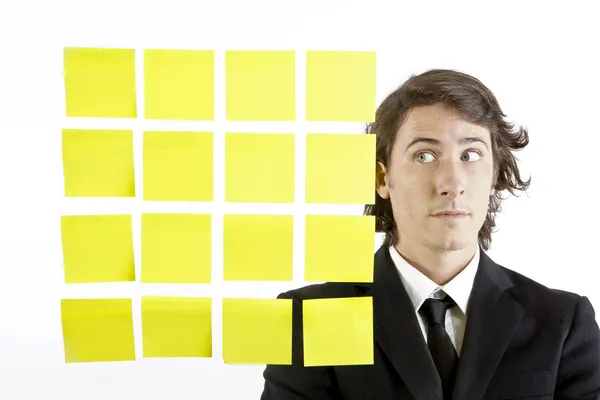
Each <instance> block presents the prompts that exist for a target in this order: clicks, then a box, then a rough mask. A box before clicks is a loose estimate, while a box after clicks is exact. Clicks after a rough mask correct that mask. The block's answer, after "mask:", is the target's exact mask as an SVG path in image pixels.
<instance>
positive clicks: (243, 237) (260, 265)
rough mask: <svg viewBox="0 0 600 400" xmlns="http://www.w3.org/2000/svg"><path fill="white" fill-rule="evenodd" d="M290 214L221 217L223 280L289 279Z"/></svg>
mask: <svg viewBox="0 0 600 400" xmlns="http://www.w3.org/2000/svg"><path fill="white" fill-rule="evenodd" d="M293 231H294V217H293V216H292V215H234V214H226V215H225V216H224V227H223V233H224V240H223V273H224V279H225V280H226V281H291V280H292V263H293V247H294V245H293Z"/></svg>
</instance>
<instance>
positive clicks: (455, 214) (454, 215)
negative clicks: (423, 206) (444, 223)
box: [431, 210, 469, 219]
mask: <svg viewBox="0 0 600 400" xmlns="http://www.w3.org/2000/svg"><path fill="white" fill-rule="evenodd" d="M431 216H432V217H434V218H440V219H461V218H466V217H468V216H469V213H468V212H466V211H461V210H448V211H440V212H437V213H435V214H432V215H431Z"/></svg>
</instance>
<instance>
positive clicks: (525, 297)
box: [500, 266, 582, 315]
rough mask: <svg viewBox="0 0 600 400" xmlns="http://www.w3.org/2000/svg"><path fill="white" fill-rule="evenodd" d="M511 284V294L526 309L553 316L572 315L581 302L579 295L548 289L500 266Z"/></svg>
mask: <svg viewBox="0 0 600 400" xmlns="http://www.w3.org/2000/svg"><path fill="white" fill-rule="evenodd" d="M500 268H501V269H502V270H503V271H504V273H506V275H507V276H508V277H509V278H510V280H511V281H512V283H513V287H512V289H511V294H512V295H513V296H514V297H515V298H516V299H517V300H518V301H519V302H520V303H521V304H522V305H525V306H526V307H528V308H535V309H537V310H539V311H540V312H551V313H552V314H554V315H557V313H558V314H563V315H565V314H566V315H569V314H572V313H573V311H574V309H575V307H576V306H577V303H578V302H579V301H580V300H581V298H582V296H581V295H580V294H577V293H574V292H570V291H567V290H561V289H556V288H550V287H548V286H546V285H543V284H541V283H540V282H537V281H535V280H533V279H531V278H529V277H527V276H525V275H523V274H520V273H518V272H516V271H513V270H511V269H508V268H506V267H503V266H500Z"/></svg>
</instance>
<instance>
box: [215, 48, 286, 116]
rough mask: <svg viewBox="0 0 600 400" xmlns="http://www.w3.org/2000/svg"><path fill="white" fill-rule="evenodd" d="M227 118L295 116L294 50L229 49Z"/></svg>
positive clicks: (226, 62)
mask: <svg viewBox="0 0 600 400" xmlns="http://www.w3.org/2000/svg"><path fill="white" fill-rule="evenodd" d="M225 66H226V73H225V79H226V107H227V120H228V121H292V120H295V119H296V54H295V52H294V51H226V52H225Z"/></svg>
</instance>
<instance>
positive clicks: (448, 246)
mask: <svg viewBox="0 0 600 400" xmlns="http://www.w3.org/2000/svg"><path fill="white" fill-rule="evenodd" d="M432 244H433V247H434V248H435V249H436V250H437V251H440V252H447V251H457V250H462V249H464V248H466V247H468V246H469V241H468V240H466V239H464V238H456V237H453V238H445V239H439V240H437V241H434V242H433V243H432Z"/></svg>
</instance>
